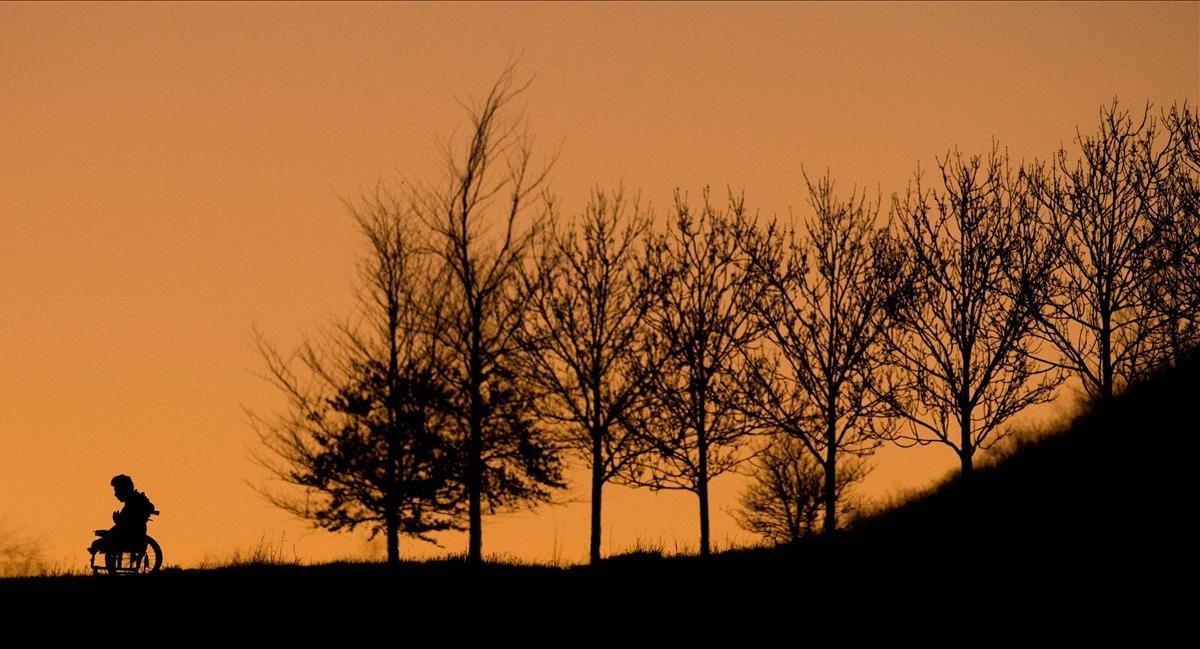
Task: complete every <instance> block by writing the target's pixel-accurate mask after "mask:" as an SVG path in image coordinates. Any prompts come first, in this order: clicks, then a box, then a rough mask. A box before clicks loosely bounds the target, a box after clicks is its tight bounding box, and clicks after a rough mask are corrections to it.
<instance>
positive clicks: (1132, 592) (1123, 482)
mask: <svg viewBox="0 0 1200 649" xmlns="http://www.w3.org/2000/svg"><path fill="white" fill-rule="evenodd" d="M1197 387H1200V364H1197V363H1189V364H1187V365H1186V366H1184V367H1181V368H1179V369H1175V370H1171V371H1169V372H1164V373H1163V374H1161V375H1159V376H1157V377H1155V378H1154V379H1152V380H1150V381H1148V382H1145V383H1143V384H1139V385H1135V386H1133V387H1131V388H1130V389H1129V390H1128V391H1126V393H1125V394H1124V395H1123V396H1121V397H1120V398H1118V399H1117V400H1116V401H1114V402H1113V403H1112V404H1109V405H1107V406H1103V407H1096V408H1093V409H1091V410H1090V411H1088V412H1086V413H1084V414H1082V415H1080V416H1079V417H1078V418H1077V419H1076V420H1074V421H1073V422H1071V423H1070V424H1069V425H1067V426H1065V427H1064V429H1063V430H1061V431H1057V432H1054V433H1050V434H1047V435H1046V436H1044V437H1042V438H1040V439H1039V440H1038V441H1034V442H1027V443H1024V444H1022V445H1020V446H1018V447H1016V448H1014V449H1013V450H1011V451H1010V452H1009V453H1008V454H1007V455H1006V457H1004V458H1003V459H1002V460H1000V461H998V462H996V463H995V464H994V465H992V466H988V467H984V468H981V469H979V470H977V472H976V474H975V476H974V477H973V478H972V479H971V480H970V481H968V482H964V481H961V480H951V481H948V482H946V483H945V484H943V485H941V486H939V487H938V488H937V489H934V490H932V491H931V492H930V493H928V494H926V495H925V496H923V497H920V498H917V499H914V500H913V501H911V502H908V503H907V504H904V505H902V506H899V507H897V508H895V509H892V510H889V511H886V512H884V513H882V514H879V515H877V516H875V517H874V518H872V519H869V520H867V521H864V522H862V523H860V524H859V525H857V526H856V527H855V528H854V529H852V530H850V531H847V532H843V533H841V534H839V535H838V536H836V537H833V538H830V539H814V540H811V541H808V542H805V543H801V544H798V545H796V546H794V547H788V548H778V549H764V550H753V551H739V552H730V553H724V554H721V555H718V556H715V557H713V558H711V559H709V560H706V561H702V560H699V559H695V558H674V559H663V558H657V557H653V556H631V557H623V558H617V559H612V560H609V561H606V562H605V563H604V564H602V565H600V566H597V567H577V568H569V569H560V568H550V567H530V566H511V565H495V564H491V565H484V566H481V567H472V566H469V565H466V564H463V563H459V562H436V563H419V564H405V565H403V566H401V567H399V568H395V569H391V568H388V567H386V566H383V565H378V564H330V565H323V566H277V565H276V566H273V565H262V566H241V567H232V568H224V569H216V570H182V571H179V570H176V571H164V572H163V573H161V574H158V575H153V576H149V577H138V578H100V577H50V578H32V579H15V580H0V615H3V613H4V612H7V613H10V614H14V615H15V613H14V611H16V610H17V608H18V607H19V606H21V605H29V604H35V605H38V606H51V607H54V608H58V607H67V606H76V605H78V606H84V607H86V606H97V605H100V606H104V605H112V604H114V603H118V604H119V603H126V602H137V603H138V606H139V607H141V608H143V609H153V608H162V609H164V610H172V611H175V612H178V611H181V610H188V611H195V610H209V609H212V608H213V607H217V608H219V609H224V610H226V611H229V612H233V613H235V614H249V613H250V612H255V615H258V614H260V613H261V614H263V615H266V614H267V613H266V612H267V611H288V613H287V614H288V615H289V616H291V617H292V618H294V619H295V620H296V621H298V622H301V623H314V624H316V623H318V622H319V621H321V620H324V619H326V618H325V617H323V616H327V615H330V614H331V611H338V610H340V611H341V612H342V614H343V615H350V614H353V615H360V616H363V618H364V619H374V618H373V615H374V614H375V613H377V612H388V613H387V614H389V615H391V614H396V612H397V611H402V612H403V617H404V619H406V620H409V621H410V622H411V621H413V620H418V621H420V620H425V621H426V622H430V621H432V620H433V619H458V620H460V621H461V620H462V619H478V618H479V617H480V616H496V617H498V618H500V619H504V620H508V621H509V623H511V624H518V628H519V625H520V622H518V621H519V620H523V619H528V618H529V617H530V616H533V617H537V616H541V615H545V614H548V613H547V612H549V611H556V612H557V614H558V617H557V618H556V619H563V618H562V615H564V614H566V615H571V616H573V615H578V616H580V617H581V618H588V619H591V620H593V622H595V620H596V619H598V618H599V619H601V620H607V622H603V623H601V624H600V625H599V626H596V625H595V624H592V625H591V626H590V627H589V628H592V632H599V631H602V630H604V629H605V628H608V626H606V625H614V624H616V625H625V624H631V623H634V622H635V621H638V620H640V621H641V622H639V624H652V625H655V626H660V627H661V626H662V625H664V624H665V625H668V626H669V625H674V624H680V623H682V621H684V620H688V621H690V622H689V624H690V623H692V622H695V623H702V624H706V623H711V624H714V625H717V624H719V621H720V620H722V619H725V618H727V617H728V616H731V615H734V612H740V613H738V614H737V615H735V616H734V617H736V619H739V620H743V621H744V620H746V619H748V618H747V617H746V616H751V617H755V618H756V619H759V618H760V622H762V623H763V624H775V625H783V626H792V625H793V624H798V623H799V620H802V619H805V620H807V619H818V620H819V619H822V618H821V616H820V615H817V613H816V612H817V611H820V610H831V609H837V610H838V611H839V616H845V617H841V619H847V618H852V619H856V620H860V621H862V623H864V624H868V626H869V623H870V620H878V619H880V617H881V616H883V617H889V618H890V617H893V616H894V617H896V618H904V619H910V620H912V621H913V623H914V624H917V625H919V628H924V626H925V625H929V626H931V627H936V626H938V625H939V624H941V623H943V622H947V621H957V622H959V623H962V622H965V621H974V622H977V623H978V624H984V625H991V626H987V627H985V628H992V629H997V628H1002V627H1003V626H1004V625H1005V624H1007V622H1005V620H1011V619H1012V615H1013V614H1014V612H1019V614H1020V619H1022V620H1029V619H1031V617H1038V616H1041V617H1044V618H1045V619H1046V620H1056V621H1058V622H1062V621H1063V620H1065V619H1067V617H1068V616H1070V617H1072V618H1073V619H1078V620H1079V624H1082V625H1084V627H1080V628H1088V629H1091V630H1093V631H1096V630H1103V629H1105V628H1108V627H1109V626H1111V625H1115V624H1128V623H1130V621H1131V620H1138V621H1139V625H1140V626H1139V628H1140V629H1141V630H1142V631H1143V632H1144V633H1147V634H1150V633H1151V632H1155V633H1157V632H1158V631H1161V630H1163V629H1167V628H1171V627H1173V625H1175V624H1190V625H1193V627H1194V620H1195V613H1196V605H1195V604H1194V603H1193V601H1194V599H1195V590H1196V588H1195V569H1194V564H1195V561H1194V553H1195V551H1196V547H1197V546H1196V541H1195V532H1194V531H1193V530H1192V527H1193V523H1192V521H1191V520H1190V519H1191V518H1192V514H1193V512H1194V511H1195V505H1194V503H1193V499H1192V493H1193V491H1194V476H1195V475H1196V472H1195V471H1194V469H1193V467H1194V466H1195V462H1196V459H1197V458H1196V455H1195V453H1194V450H1195V448H1196V438H1197V433H1198V432H1200V430H1198V426H1197V422H1196V416H1197V404H1198V403H1200V399H1198V397H1200V394H1198V391H1197ZM464 615H465V616H466V617H465V618H464V617H463V616H464ZM297 616H299V617H297ZM1142 620H1147V621H1146V622H1141V621H1142ZM460 623H461V622H460ZM996 625H1000V626H999V627H997V626H996ZM439 628H444V629H445V630H446V631H447V632H449V633H452V632H454V631H455V629H456V627H455V626H454V623H451V626H448V627H441V626H439ZM838 628H840V629H841V630H842V632H852V631H854V630H855V628H854V627H853V626H852V627H838ZM910 630H911V629H910ZM1149 637H1150V636H1149V635H1147V636H1144V637H1142V640H1146V639H1148V638H1149ZM0 643H2V641H0Z"/></svg>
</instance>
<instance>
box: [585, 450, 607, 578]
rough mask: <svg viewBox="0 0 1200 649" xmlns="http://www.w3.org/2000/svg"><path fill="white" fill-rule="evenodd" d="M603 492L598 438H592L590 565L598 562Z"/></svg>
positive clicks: (602, 471)
mask: <svg viewBox="0 0 1200 649" xmlns="http://www.w3.org/2000/svg"><path fill="white" fill-rule="evenodd" d="M603 490H604V463H603V458H602V457H601V446H600V436H599V435H593V436H592V538H591V543H590V544H589V546H588V557H589V559H590V561H591V563H592V565H596V564H597V563H599V562H600V530H601V527H600V497H601V495H602V493H603Z"/></svg>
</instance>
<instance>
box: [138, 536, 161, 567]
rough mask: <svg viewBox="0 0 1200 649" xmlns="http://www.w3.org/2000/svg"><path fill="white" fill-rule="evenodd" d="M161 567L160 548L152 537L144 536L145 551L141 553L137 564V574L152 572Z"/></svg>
mask: <svg viewBox="0 0 1200 649" xmlns="http://www.w3.org/2000/svg"><path fill="white" fill-rule="evenodd" d="M161 567H162V548H161V547H160V546H159V545H158V541H155V540H154V539H153V538H151V537H149V536H147V537H146V551H145V552H143V553H142V556H141V560H140V561H139V562H138V565H137V572H138V573H139V574H143V575H148V574H150V573H152V572H158V569H159V568H161Z"/></svg>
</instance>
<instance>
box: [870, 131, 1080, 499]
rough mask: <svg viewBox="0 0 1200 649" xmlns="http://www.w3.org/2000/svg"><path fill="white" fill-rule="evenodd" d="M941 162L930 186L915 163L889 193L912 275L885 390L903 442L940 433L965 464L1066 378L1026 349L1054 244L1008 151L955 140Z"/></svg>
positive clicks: (1032, 345)
mask: <svg viewBox="0 0 1200 649" xmlns="http://www.w3.org/2000/svg"><path fill="white" fill-rule="evenodd" d="M938 168H939V170H940V172H941V183H940V187H939V188H938V189H934V190H932V191H929V192H927V191H926V190H925V189H924V186H923V184H922V178H921V174H920V172H918V174H917V177H916V179H915V181H914V183H913V184H912V185H910V186H909V189H908V191H907V193H906V194H905V195H904V196H903V197H900V196H896V197H895V198H894V200H893V210H894V213H895V217H896V223H897V227H898V229H899V233H898V236H899V245H901V246H902V247H903V248H904V249H905V250H906V251H907V254H908V255H909V263H910V264H911V265H912V272H914V273H915V274H914V279H915V285H914V293H913V299H911V300H907V301H904V302H901V303H900V305H899V306H900V307H901V308H899V309H898V311H897V319H896V325H897V326H895V327H892V328H889V329H888V334H889V335H888V338H887V340H888V347H889V350H890V356H891V359H890V362H891V368H890V371H889V379H888V382H887V384H886V385H887V387H886V392H885V393H884V394H885V396H886V398H887V400H888V401H889V402H890V403H891V405H892V406H893V408H894V412H895V414H896V415H897V416H899V417H900V418H902V420H903V421H904V423H905V425H904V426H903V427H901V428H900V429H898V430H897V432H896V437H895V438H896V440H897V441H898V442H899V443H901V444H931V443H938V444H945V445H947V446H949V447H950V448H952V449H953V450H954V452H955V453H956V454H957V455H958V457H959V460H960V462H961V465H962V472H963V474H964V475H966V474H969V473H970V472H971V470H972V466H973V458H974V456H975V453H976V452H977V451H978V450H979V449H981V448H987V447H988V446H989V445H990V444H991V443H993V442H995V441H996V440H997V439H999V438H1000V437H1002V436H1003V434H1004V431H1003V430H1002V429H1001V428H1000V426H1001V425H1002V424H1003V423H1004V422H1005V421H1007V420H1008V419H1009V418H1010V417H1012V416H1013V415H1015V414H1017V413H1018V412H1020V411H1021V410H1023V409H1025V408H1026V407H1028V406H1031V405H1033V404H1037V403H1043V402H1046V401H1049V400H1051V399H1052V398H1053V396H1054V391H1055V388H1056V387H1057V386H1058V384H1059V383H1061V381H1062V376H1061V373H1059V372H1056V371H1053V369H1052V368H1051V367H1049V366H1048V365H1045V364H1043V363H1041V362H1039V361H1037V360H1036V359H1035V358H1034V357H1033V355H1034V354H1035V353H1036V352H1037V350H1038V346H1037V342H1038V341H1037V339H1036V337H1035V329H1034V327H1035V325H1036V324H1037V318H1038V314H1039V313H1040V312H1041V310H1042V309H1043V308H1044V307H1045V305H1046V304H1047V303H1048V301H1049V299H1050V296H1049V288H1050V281H1049V278H1050V276H1051V273H1052V272H1053V271H1054V269H1055V266H1056V258H1057V254H1058V253H1057V250H1056V245H1055V242H1054V241H1053V240H1052V239H1051V238H1049V237H1048V236H1046V233H1045V232H1044V231H1043V230H1042V229H1041V227H1040V225H1039V219H1038V203H1037V202H1036V201H1035V200H1034V199H1033V198H1032V196H1031V195H1030V186H1029V183H1028V180H1027V178H1026V177H1025V175H1024V174H1014V173H1013V172H1012V171H1011V169H1010V168H1009V165H1008V159H1007V155H1006V154H1003V153H1001V152H1000V151H999V150H998V149H996V148H993V150H992V152H991V153H990V155H988V156H986V157H981V156H972V157H970V158H965V157H963V155H962V154H960V153H959V152H958V151H954V152H953V153H952V154H950V155H948V156H947V157H946V158H943V159H940V160H939V161H938Z"/></svg>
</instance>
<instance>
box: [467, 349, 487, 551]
mask: <svg viewBox="0 0 1200 649" xmlns="http://www.w3.org/2000/svg"><path fill="white" fill-rule="evenodd" d="M473 346H474V345H473ZM479 356H480V354H479V351H478V347H477V346H476V349H473V350H472V352H471V368H470V371H471V377H470V381H471V384H470V386H469V387H470V393H471V394H470V398H471V413H470V415H471V420H470V439H469V440H468V441H467V498H468V512H467V517H468V528H469V529H468V540H467V561H468V563H471V564H476V565H478V564H480V563H482V562H483V393H482V391H483V385H482V383H483V371H482V369H481V367H480V365H481V364H482V359H480V357H479Z"/></svg>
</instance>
